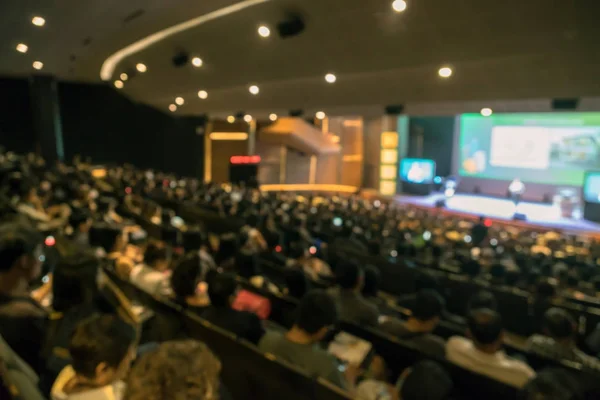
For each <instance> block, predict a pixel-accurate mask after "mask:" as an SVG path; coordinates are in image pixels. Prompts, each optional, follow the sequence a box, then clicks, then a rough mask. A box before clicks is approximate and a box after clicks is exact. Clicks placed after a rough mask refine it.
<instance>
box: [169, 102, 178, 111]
mask: <svg viewBox="0 0 600 400" xmlns="http://www.w3.org/2000/svg"><path fill="white" fill-rule="evenodd" d="M169 111H171V112H175V111H177V106H176V105H175V104H169Z"/></svg>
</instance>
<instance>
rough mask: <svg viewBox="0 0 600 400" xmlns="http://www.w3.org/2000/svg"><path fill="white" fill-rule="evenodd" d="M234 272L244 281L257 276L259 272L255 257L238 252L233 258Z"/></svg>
mask: <svg viewBox="0 0 600 400" xmlns="http://www.w3.org/2000/svg"><path fill="white" fill-rule="evenodd" d="M235 270H236V272H237V274H238V275H239V276H241V277H242V278H246V279H250V278H252V277H253V276H256V275H259V274H260V271H259V267H258V258H257V256H256V255H254V254H244V253H241V252H239V253H238V254H237V255H236V256H235Z"/></svg>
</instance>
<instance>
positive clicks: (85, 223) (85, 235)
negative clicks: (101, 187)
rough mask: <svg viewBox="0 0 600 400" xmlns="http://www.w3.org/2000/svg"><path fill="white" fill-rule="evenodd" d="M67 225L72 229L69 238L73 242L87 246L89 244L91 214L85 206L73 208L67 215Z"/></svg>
mask: <svg viewBox="0 0 600 400" xmlns="http://www.w3.org/2000/svg"><path fill="white" fill-rule="evenodd" d="M69 226H70V227H71V229H72V230H73V232H72V233H71V240H72V241H73V243H74V244H76V245H79V246H82V247H88V246H89V245H90V228H91V227H92V216H91V214H90V212H89V211H88V210H87V209H85V208H74V209H73V213H72V214H71V216H70V217H69Z"/></svg>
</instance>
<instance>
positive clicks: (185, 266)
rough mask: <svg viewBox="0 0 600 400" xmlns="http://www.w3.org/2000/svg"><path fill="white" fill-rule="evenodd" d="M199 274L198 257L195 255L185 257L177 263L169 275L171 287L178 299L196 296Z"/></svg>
mask: <svg viewBox="0 0 600 400" xmlns="http://www.w3.org/2000/svg"><path fill="white" fill-rule="evenodd" d="M200 272H201V271H200V256H198V255H197V254H194V255H192V256H188V257H185V258H184V259H183V260H181V261H180V262H179V263H177V265H176V266H175V268H174V269H173V274H172V275H171V287H172V288H173V292H174V293H175V296H176V297H177V298H178V299H181V300H185V299H186V298H187V297H190V296H193V295H194V294H196V287H197V286H198V283H199V282H200Z"/></svg>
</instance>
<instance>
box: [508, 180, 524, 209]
mask: <svg viewBox="0 0 600 400" xmlns="http://www.w3.org/2000/svg"><path fill="white" fill-rule="evenodd" d="M508 192H509V193H510V197H511V198H512V201H513V203H515V207H516V206H517V205H518V204H519V202H520V201H521V196H522V195H523V193H525V185H524V184H523V182H521V180H520V179H519V178H515V179H513V181H512V182H511V183H510V185H509V186H508Z"/></svg>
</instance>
